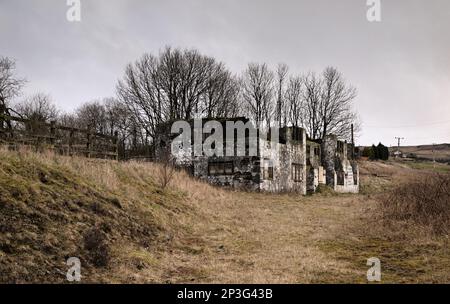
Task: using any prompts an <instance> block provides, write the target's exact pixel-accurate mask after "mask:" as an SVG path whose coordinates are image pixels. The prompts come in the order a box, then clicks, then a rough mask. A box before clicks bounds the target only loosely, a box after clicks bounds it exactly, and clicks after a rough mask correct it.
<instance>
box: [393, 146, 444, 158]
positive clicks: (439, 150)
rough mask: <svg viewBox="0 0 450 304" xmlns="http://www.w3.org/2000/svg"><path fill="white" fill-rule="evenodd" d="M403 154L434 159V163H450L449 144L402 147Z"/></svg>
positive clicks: (394, 148)
mask: <svg viewBox="0 0 450 304" xmlns="http://www.w3.org/2000/svg"><path fill="white" fill-rule="evenodd" d="M390 149H391V151H392V150H393V151H396V150H397V148H396V147H392V148H390ZM400 151H402V152H403V153H413V154H415V155H416V156H417V157H418V158H423V159H429V160H432V159H433V157H435V159H436V161H440V162H450V144H439V145H434V146H433V145H423V146H404V147H400Z"/></svg>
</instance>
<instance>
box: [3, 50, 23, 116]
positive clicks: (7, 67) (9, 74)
mask: <svg viewBox="0 0 450 304" xmlns="http://www.w3.org/2000/svg"><path fill="white" fill-rule="evenodd" d="M15 68H16V63H15V61H14V60H12V59H10V58H7V57H0V106H3V108H4V109H5V110H6V107H7V105H8V102H10V101H11V99H13V98H14V97H17V96H18V95H19V93H20V90H21V89H22V87H23V85H24V84H25V79H22V78H17V77H15V76H14V70H15Z"/></svg>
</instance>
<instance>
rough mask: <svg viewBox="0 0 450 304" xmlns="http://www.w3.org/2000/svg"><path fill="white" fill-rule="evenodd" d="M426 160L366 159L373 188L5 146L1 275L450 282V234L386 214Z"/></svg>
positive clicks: (367, 182) (0, 182)
mask: <svg viewBox="0 0 450 304" xmlns="http://www.w3.org/2000/svg"><path fill="white" fill-rule="evenodd" d="M422 172H423V171H422V170H419V169H415V168H410V167H408V166H407V165H405V164H402V163H393V162H364V163H362V168H361V180H362V193H361V194H359V195H343V194H341V195H338V194H335V193H333V192H332V191H330V190H326V189H325V190H323V191H321V193H318V194H315V195H312V196H299V195H295V194H279V195H274V194H266V193H246V192H235V191H230V190H224V189H218V188H215V187H212V186H209V185H207V184H204V183H201V182H199V181H196V180H194V179H192V178H190V177H189V176H187V175H186V174H185V173H183V172H177V173H176V174H175V175H174V178H173V180H172V182H171V184H170V185H169V187H167V188H165V189H162V188H161V187H160V186H159V181H158V177H159V176H160V175H161V171H160V168H159V167H158V166H157V165H154V164H148V163H147V164H139V163H133V162H131V163H118V162H115V161H103V160H88V159H83V158H70V157H61V156H55V155H52V154H34V153H29V152H24V151H22V152H7V151H0V215H1V216H0V232H1V233H0V282H8V283H10V282H39V283H42V282H66V279H65V276H66V271H67V269H68V268H69V267H68V266H67V265H66V264H65V262H66V260H67V258H68V257H79V258H80V259H81V262H82V282H108V283H111V282H123V283H135V282H136V283H151V282H161V283H178V282H195V283H219V282H221V283H303V282H306V283H308V282H361V283H363V282H366V277H365V276H366V272H367V269H368V267H367V265H366V261H367V259H368V258H370V257H372V256H376V257H380V259H381V261H382V269H383V282H449V281H450V277H449V272H448V269H449V267H450V258H449V257H450V251H449V250H450V249H449V248H450V246H449V244H448V234H447V235H445V234H444V235H442V234H441V235H434V234H430V231H429V229H428V228H427V227H422V226H418V225H415V224H414V223H411V222H410V221H394V222H392V223H391V222H387V221H385V220H383V219H382V218H381V217H380V216H381V215H380V212H379V211H378V206H379V201H382V196H383V195H384V193H387V192H388V191H390V189H393V188H395V187H396V184H398V183H399V184H405V183H407V182H408V181H409V179H410V178H411V177H412V176H419V175H421V174H423V173H422Z"/></svg>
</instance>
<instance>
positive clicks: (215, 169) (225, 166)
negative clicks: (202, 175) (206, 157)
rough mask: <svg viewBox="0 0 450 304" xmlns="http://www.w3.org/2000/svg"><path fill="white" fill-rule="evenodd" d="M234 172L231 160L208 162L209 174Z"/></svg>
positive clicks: (229, 173)
mask: <svg viewBox="0 0 450 304" xmlns="http://www.w3.org/2000/svg"><path fill="white" fill-rule="evenodd" d="M233 173H234V166H233V162H231V161H230V162H210V163H208V174H209V175H231V174H233Z"/></svg>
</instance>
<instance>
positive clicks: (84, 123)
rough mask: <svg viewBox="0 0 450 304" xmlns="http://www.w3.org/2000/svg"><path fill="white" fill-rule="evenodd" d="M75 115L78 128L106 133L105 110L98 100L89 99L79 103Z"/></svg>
mask: <svg viewBox="0 0 450 304" xmlns="http://www.w3.org/2000/svg"><path fill="white" fill-rule="evenodd" d="M76 116H77V121H78V125H79V126H78V127H79V128H81V129H88V130H90V131H92V132H97V133H102V134H105V133H106V130H107V128H108V124H107V120H106V111H105V107H104V106H103V104H102V103H101V102H100V101H98V100H95V101H90V102H87V103H85V104H83V105H81V106H80V107H79V108H78V109H77V110H76Z"/></svg>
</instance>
